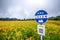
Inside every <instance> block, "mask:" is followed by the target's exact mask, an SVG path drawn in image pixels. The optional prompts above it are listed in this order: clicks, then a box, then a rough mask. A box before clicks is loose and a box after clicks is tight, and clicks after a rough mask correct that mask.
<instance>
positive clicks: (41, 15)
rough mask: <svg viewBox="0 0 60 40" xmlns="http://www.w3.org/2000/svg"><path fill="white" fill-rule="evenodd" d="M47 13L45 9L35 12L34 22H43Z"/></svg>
mask: <svg viewBox="0 0 60 40" xmlns="http://www.w3.org/2000/svg"><path fill="white" fill-rule="evenodd" d="M47 15H48V13H47V12H46V11H45V10H39V11H37V12H36V14H35V20H36V22H38V23H39V24H41V25H42V24H43V23H45V22H46V21H47V20H48V16H47Z"/></svg>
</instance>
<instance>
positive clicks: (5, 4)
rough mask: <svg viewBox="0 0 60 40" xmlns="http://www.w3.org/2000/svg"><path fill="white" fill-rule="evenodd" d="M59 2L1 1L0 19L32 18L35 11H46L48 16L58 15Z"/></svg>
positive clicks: (42, 0)
mask: <svg viewBox="0 0 60 40" xmlns="http://www.w3.org/2000/svg"><path fill="white" fill-rule="evenodd" d="M59 3H60V1H59V0H2V1H1V3H0V5H1V7H0V10H1V11H0V12H1V13H0V15H2V16H0V17H10V18H12V17H13V18H20V19H23V18H34V15H35V13H36V11H38V10H40V9H43V10H46V11H47V12H48V14H49V16H56V13H57V15H58V14H59V13H60V12H59V11H60V8H59V7H60V4H59Z"/></svg>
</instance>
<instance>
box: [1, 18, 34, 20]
mask: <svg viewBox="0 0 60 40" xmlns="http://www.w3.org/2000/svg"><path fill="white" fill-rule="evenodd" d="M0 20H2V21H24V20H25V21H27V20H34V19H25V18H24V19H17V18H0Z"/></svg>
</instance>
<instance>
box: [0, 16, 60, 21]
mask: <svg viewBox="0 0 60 40" xmlns="http://www.w3.org/2000/svg"><path fill="white" fill-rule="evenodd" d="M0 20H3V21H28V20H29V21H30V20H34V18H30V19H25V18H24V19H17V18H0ZM49 20H60V16H56V17H49Z"/></svg>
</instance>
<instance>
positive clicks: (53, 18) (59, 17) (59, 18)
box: [49, 16, 60, 20]
mask: <svg viewBox="0 0 60 40" xmlns="http://www.w3.org/2000/svg"><path fill="white" fill-rule="evenodd" d="M49 20H60V16H56V17H49Z"/></svg>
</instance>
